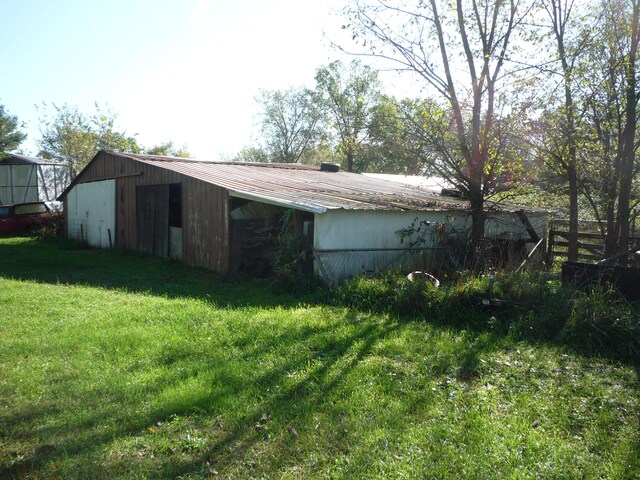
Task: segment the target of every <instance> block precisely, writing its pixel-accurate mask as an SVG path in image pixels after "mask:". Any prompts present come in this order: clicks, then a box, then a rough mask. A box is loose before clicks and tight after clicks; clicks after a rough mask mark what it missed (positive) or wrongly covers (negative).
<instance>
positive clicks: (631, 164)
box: [582, 0, 640, 256]
mask: <svg viewBox="0 0 640 480" xmlns="http://www.w3.org/2000/svg"><path fill="white" fill-rule="evenodd" d="M597 12H598V13H597V15H599V16H600V17H599V18H598V19H597V21H598V23H600V24H601V25H602V27H601V30H600V32H599V34H600V37H599V39H598V46H597V48H594V49H592V50H591V51H590V56H589V62H590V64H591V65H592V66H593V69H592V70H591V71H590V72H589V75H588V76H585V77H584V78H583V79H582V80H583V81H584V83H585V84H586V85H587V86H588V87H589V91H588V95H587V99H586V102H588V105H589V110H588V111H589V115H590V120H591V122H592V126H593V132H594V133H593V136H594V138H595V140H596V145H597V146H598V149H597V151H598V152H599V153H600V159H601V162H599V163H600V165H599V167H600V171H601V172H602V176H601V178H602V185H601V187H602V193H603V197H604V203H605V207H604V209H605V217H606V224H607V242H606V245H605V256H611V255H613V254H615V253H624V252H625V251H626V250H627V249H628V243H629V234H630V232H629V230H630V220H631V218H632V215H631V209H632V187H633V179H634V177H635V174H636V173H637V171H636V168H637V165H636V161H635V160H636V154H637V148H638V142H637V139H636V137H637V128H638V114H639V113H640V112H639V109H638V98H639V97H640V88H639V87H638V79H637V74H638V72H637V63H638V46H639V43H640V0H602V1H601V4H600V8H599V9H598V10H597ZM602 167H605V168H602Z"/></svg>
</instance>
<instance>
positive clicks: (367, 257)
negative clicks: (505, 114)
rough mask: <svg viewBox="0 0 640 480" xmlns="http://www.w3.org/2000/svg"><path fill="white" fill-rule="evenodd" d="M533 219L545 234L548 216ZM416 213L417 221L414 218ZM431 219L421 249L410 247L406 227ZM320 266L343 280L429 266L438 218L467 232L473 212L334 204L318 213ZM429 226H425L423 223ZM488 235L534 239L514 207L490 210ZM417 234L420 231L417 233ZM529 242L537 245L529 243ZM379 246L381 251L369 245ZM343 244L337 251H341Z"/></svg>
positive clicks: (331, 276)
mask: <svg viewBox="0 0 640 480" xmlns="http://www.w3.org/2000/svg"><path fill="white" fill-rule="evenodd" d="M528 217H529V221H530V222H531V224H532V226H533V227H534V229H535V230H536V232H537V233H538V235H539V236H540V237H542V238H544V236H545V234H546V224H547V217H546V215H545V214H529V215H528ZM416 219H417V221H415V220H416ZM423 220H424V221H427V222H430V225H429V226H428V227H426V230H427V235H426V236H425V240H426V242H425V243H424V244H421V245H419V246H418V248H424V249H426V250H425V251H423V252H421V253H416V252H413V253H411V252H408V251H407V249H408V247H409V245H408V243H409V242H410V241H411V238H405V240H404V242H401V231H402V230H405V229H407V228H408V227H409V226H410V225H411V224H412V223H414V221H415V226H416V227H418V225H419V223H420V222H421V221H423ZM314 224H315V225H314V242H313V243H314V248H315V250H316V259H317V261H316V269H317V272H318V273H319V274H321V275H322V276H323V277H325V278H328V279H330V280H331V281H339V280H343V279H345V278H349V277H352V276H355V275H358V274H360V273H363V272H367V271H383V270H386V269H389V268H400V269H403V270H407V271H410V270H414V269H423V268H427V269H428V268H429V264H430V262H431V261H432V259H433V256H434V251H435V247H438V245H439V243H440V242H439V240H438V238H437V236H438V234H437V233H436V232H435V230H436V229H435V228H434V227H435V226H436V224H446V229H445V231H446V232H447V233H448V234H449V235H452V233H451V232H453V235H454V236H461V237H464V236H466V235H468V233H469V232H470V229H471V217H470V215H469V214H467V213H466V212H376V211H363V210H330V211H327V212H325V213H322V214H316V215H315V219H314ZM424 228H425V227H423V229H424ZM486 236H487V237H491V238H504V239H525V240H528V239H529V234H528V233H527V231H526V229H525V228H524V225H523V224H522V222H521V221H520V219H519V218H518V217H517V215H516V214H514V213H499V214H492V215H489V217H488V218H487V222H486ZM414 239H415V237H414ZM528 245H529V248H531V247H533V245H532V244H528ZM430 248H431V249H432V250H429V249H430ZM367 249H379V250H378V251H366V250H367ZM389 249H395V250H389ZM336 250H338V251H336Z"/></svg>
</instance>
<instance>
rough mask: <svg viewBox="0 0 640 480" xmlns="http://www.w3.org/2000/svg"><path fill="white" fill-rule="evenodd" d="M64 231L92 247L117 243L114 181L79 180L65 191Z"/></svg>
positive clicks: (70, 236) (104, 246)
mask: <svg viewBox="0 0 640 480" xmlns="http://www.w3.org/2000/svg"><path fill="white" fill-rule="evenodd" d="M66 208H67V234H68V236H69V238H75V239H78V240H82V241H85V242H87V243H88V244H89V245H91V246H92V247H101V248H109V247H112V246H115V243H116V181H115V180H103V181H101V182H91V183H79V184H78V185H76V186H74V187H73V188H72V189H71V191H69V193H68V194H67V204H66Z"/></svg>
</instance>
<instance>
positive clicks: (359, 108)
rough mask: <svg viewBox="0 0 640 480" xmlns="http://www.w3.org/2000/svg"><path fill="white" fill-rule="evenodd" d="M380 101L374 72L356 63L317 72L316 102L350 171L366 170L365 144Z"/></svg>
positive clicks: (338, 63) (335, 64)
mask: <svg viewBox="0 0 640 480" xmlns="http://www.w3.org/2000/svg"><path fill="white" fill-rule="evenodd" d="M379 98H380V82H379V81H378V74H377V72H376V71H375V70H373V69H371V68H370V67H367V66H366V65H363V64H362V63H361V62H360V61H358V60H354V61H352V62H351V63H350V65H349V67H348V68H345V67H344V65H343V64H342V62H340V61H339V60H337V61H334V62H331V63H330V64H329V65H327V66H324V67H321V68H319V69H318V70H317V72H316V91H315V99H316V103H317V105H318V106H319V107H320V108H321V109H322V110H323V111H324V112H325V113H326V115H327V117H328V121H329V123H330V129H331V130H332V131H333V133H334V135H335V137H336V139H337V142H338V147H337V151H338V153H339V154H340V155H341V156H342V157H343V158H344V160H345V164H346V167H347V171H349V172H353V171H362V170H364V168H365V161H364V160H365V157H364V156H363V155H362V153H363V148H362V147H363V145H364V144H365V143H366V142H367V140H368V138H369V125H370V122H371V115H372V110H373V109H374V107H375V105H376V104H377V102H378V101H379Z"/></svg>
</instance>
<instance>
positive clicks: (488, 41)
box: [344, 0, 527, 247]
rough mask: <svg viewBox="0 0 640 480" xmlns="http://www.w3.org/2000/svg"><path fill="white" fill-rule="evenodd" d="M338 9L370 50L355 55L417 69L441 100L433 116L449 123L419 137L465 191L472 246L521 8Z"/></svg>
mask: <svg viewBox="0 0 640 480" xmlns="http://www.w3.org/2000/svg"><path fill="white" fill-rule="evenodd" d="M521 10H522V11H521ZM344 14H345V16H346V17H347V19H348V21H349V23H348V25H345V28H349V29H350V30H351V31H352V34H353V38H354V39H355V40H356V41H357V42H360V44H361V45H362V46H363V47H365V48H367V49H368V50H365V51H364V52H360V54H362V55H369V56H372V57H376V58H378V59H380V60H382V61H387V62H391V63H392V64H393V65H394V66H395V68H396V69H397V70H400V71H409V72H412V73H413V74H417V75H418V76H419V77H421V78H422V79H423V80H424V81H425V82H426V85H427V86H428V87H430V88H431V91H432V92H433V93H434V94H435V95H436V98H438V99H439V100H440V101H441V102H442V106H441V107H440V108H439V109H438V110H437V111H438V112H440V113H442V112H444V114H447V115H449V117H448V118H446V119H444V118H435V119H434V120H435V123H439V124H441V123H445V124H448V125H450V128H449V129H448V130H447V132H446V135H444V136H442V137H440V138H439V137H438V136H434V135H430V134H427V135H425V136H424V137H423V138H424V139H425V140H428V141H430V142H431V147H432V149H433V150H434V151H436V152H438V153H439V157H440V158H439V160H440V161H441V164H442V165H447V166H448V168H447V169H446V170H443V171H447V172H448V173H449V174H450V177H449V178H448V180H450V181H451V182H452V183H454V184H456V185H458V188H460V189H461V190H462V191H463V193H464V194H465V195H466V196H467V197H468V199H469V202H470V209H471V218H472V227H471V242H472V245H473V246H474V247H478V246H479V243H480V240H481V239H482V237H483V236H484V225H485V217H486V212H485V196H486V195H487V193H488V192H489V188H488V187H489V183H490V182H488V181H487V180H488V178H487V168H488V167H489V166H490V164H491V163H492V161H493V159H495V158H496V155H498V154H499V152H500V149H499V145H498V144H497V141H498V136H497V132H496V129H497V124H496V103H497V102H498V100H499V98H498V97H497V92H498V87H499V85H500V81H501V79H502V78H503V76H504V72H503V67H504V64H505V61H506V59H507V55H508V52H509V49H510V48H511V47H512V45H511V41H512V37H513V36H514V32H516V30H517V28H518V26H519V25H520V23H521V20H522V18H523V17H524V16H525V15H526V14H527V9H522V8H521V5H520V2H519V1H517V0H497V1H490V0H470V1H465V2H463V1H462V0H456V2H455V4H453V5H450V2H445V1H442V2H440V1H438V0H429V1H419V2H416V3H415V5H414V6H413V7H409V6H404V5H402V6H398V4H397V3H395V2H393V3H391V2H387V1H386V0H371V1H369V2H368V3H365V2H361V1H359V0H353V1H352V3H351V5H350V6H348V7H346V9H345V10H344ZM459 59H460V60H459ZM463 76H466V79H465V78H463ZM467 85H469V86H470V88H467V87H466V86H467ZM445 105H446V107H447V108H445ZM427 113H428V112H427ZM440 113H439V114H440ZM431 123H433V122H431V121H429V122H423V124H424V125H425V126H426V125H430V124H431ZM414 125H416V126H418V125H419V123H415V124H414ZM427 133H428V132H427ZM443 133H444V132H443ZM452 134H453V136H452Z"/></svg>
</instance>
